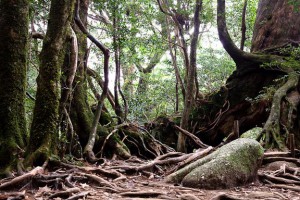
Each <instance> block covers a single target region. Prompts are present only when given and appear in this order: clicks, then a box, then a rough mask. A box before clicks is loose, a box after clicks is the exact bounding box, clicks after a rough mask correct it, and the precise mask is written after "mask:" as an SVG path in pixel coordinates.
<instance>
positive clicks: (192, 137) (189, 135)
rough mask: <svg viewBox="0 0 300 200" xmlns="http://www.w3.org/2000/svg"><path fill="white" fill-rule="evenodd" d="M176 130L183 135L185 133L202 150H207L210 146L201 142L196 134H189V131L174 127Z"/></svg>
mask: <svg viewBox="0 0 300 200" xmlns="http://www.w3.org/2000/svg"><path fill="white" fill-rule="evenodd" d="M174 128H175V129H176V130H178V131H180V132H181V133H183V134H184V135H185V136H187V137H189V138H190V139H191V140H193V141H194V142H195V143H196V144H197V145H198V146H199V147H201V148H207V147H208V145H206V144H204V143H203V142H201V140H200V139H199V138H198V137H196V136H195V135H194V134H192V133H190V132H188V131H187V130H184V129H182V128H181V127H179V126H177V125H174Z"/></svg>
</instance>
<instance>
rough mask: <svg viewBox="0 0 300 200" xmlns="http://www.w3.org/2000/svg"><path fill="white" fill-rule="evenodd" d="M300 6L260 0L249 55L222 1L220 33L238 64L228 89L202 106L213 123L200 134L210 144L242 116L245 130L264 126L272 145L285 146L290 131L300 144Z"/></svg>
mask: <svg viewBox="0 0 300 200" xmlns="http://www.w3.org/2000/svg"><path fill="white" fill-rule="evenodd" d="M297 9H298V8H296V7H294V5H293V4H292V1H288V0H282V1H272V0H260V2H259V5H258V10H257V19H256V22H255V27H254V34H253V39H252V48H251V49H252V52H251V53H247V52H244V51H241V50H240V49H239V48H237V47H236V46H235V44H234V43H233V42H232V40H231V38H230V36H229V34H228V31H227V27H226V20H225V0H218V31H219V37H220V40H221V42H222V44H223V46H224V48H225V50H226V51H227V52H228V53H229V55H230V56H231V57H232V58H233V60H234V61H235V63H236V66H237V68H236V70H235V71H234V72H233V74H232V75H231V76H230V77H229V78H228V80H227V83H226V87H224V88H222V89H221V90H220V92H219V93H218V94H216V95H212V96H211V97H209V98H210V99H209V100H211V101H212V102H213V105H208V104H209V103H202V104H200V105H199V106H198V108H197V112H198V114H199V116H200V115H202V118H201V120H203V115H204V116H205V117H206V119H208V121H209V125H205V124H202V128H203V127H205V128H204V129H202V131H199V132H198V133H199V137H202V138H203V139H204V140H205V141H206V142H207V143H211V144H215V145H216V144H218V143H220V142H221V141H222V140H223V138H225V137H226V136H228V135H229V134H230V133H231V132H232V130H233V124H234V121H235V120H239V122H240V123H239V124H240V127H239V128H240V132H241V133H243V132H245V131H247V130H249V129H251V128H254V127H256V126H260V127H263V134H261V136H264V137H262V138H263V139H264V141H265V142H266V143H269V144H268V146H269V147H277V148H284V146H285V145H286V141H285V139H286V138H287V137H286V136H287V135H288V134H289V133H294V134H295V137H296V143H297V146H298V147H299V146H300V135H299V123H298V119H299V113H298V111H297V108H298V107H299V101H297V99H299V98H300V95H299V91H298V89H297V85H298V81H297V80H298V77H297V76H298V75H297V74H298V71H299V69H300V61H299V55H297V54H295V51H296V50H297V48H298V47H299V41H300V27H299V26H298V24H299V22H300V13H299V12H298V11H297ZM286 76H287V77H288V78H284V77H286ZM279 79H281V81H278V80H279ZM276 80H277V81H276ZM291 83H292V84H291ZM266 88H269V89H266ZM298 88H299V87H298ZM272 90H273V92H272ZM270 91H271V92H270ZM278 98H279V99H278ZM200 113H202V114H200ZM193 120H196V119H193ZM266 121H267V123H266ZM200 123H201V122H200ZM200 126H201V125H200ZM203 130H204V131H203ZM264 133H267V134H266V136H267V138H266V137H265V135H264ZM269 136H270V137H271V138H268V137H269Z"/></svg>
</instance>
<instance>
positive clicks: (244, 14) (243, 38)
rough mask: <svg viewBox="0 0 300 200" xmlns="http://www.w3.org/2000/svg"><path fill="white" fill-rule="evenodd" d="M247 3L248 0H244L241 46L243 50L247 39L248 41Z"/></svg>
mask: <svg viewBox="0 0 300 200" xmlns="http://www.w3.org/2000/svg"><path fill="white" fill-rule="evenodd" d="M247 3H248V0H244V6H243V13H242V27H241V32H242V37H241V46H240V49H241V50H242V51H243V50H244V47H245V41H246V30H247V28H246V11H247Z"/></svg>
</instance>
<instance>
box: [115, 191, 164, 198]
mask: <svg viewBox="0 0 300 200" xmlns="http://www.w3.org/2000/svg"><path fill="white" fill-rule="evenodd" d="M164 194H165V193H162V192H155V191H138V192H123V193H120V195H121V196H123V197H141V198H150V197H158V196H160V195H164Z"/></svg>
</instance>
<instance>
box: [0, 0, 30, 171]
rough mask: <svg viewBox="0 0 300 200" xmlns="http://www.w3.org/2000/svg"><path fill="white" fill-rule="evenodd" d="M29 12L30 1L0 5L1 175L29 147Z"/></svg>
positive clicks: (0, 2)
mask: <svg viewBox="0 0 300 200" xmlns="http://www.w3.org/2000/svg"><path fill="white" fill-rule="evenodd" d="M28 9H29V2H28V0H19V1H9V0H1V1H0V27H1V28H0V175H1V174H7V173H9V172H10V171H11V168H12V166H13V164H15V161H16V159H17V158H18V154H19V153H21V152H22V149H24V146H25V144H26V137H27V134H26V131H27V129H26V119H25V106H24V104H25V92H26V91H25V89H26V64H27V63H26V58H27V56H26V55H27V45H28V24H29V21H28V20H29V18H28V17H29V16H28Z"/></svg>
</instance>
